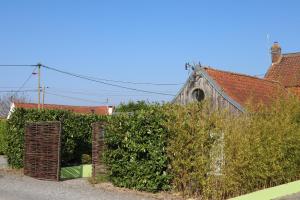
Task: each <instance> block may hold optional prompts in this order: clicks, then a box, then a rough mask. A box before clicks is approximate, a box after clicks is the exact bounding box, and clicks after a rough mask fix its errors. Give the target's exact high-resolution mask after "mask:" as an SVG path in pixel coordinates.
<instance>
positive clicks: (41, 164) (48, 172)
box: [24, 122, 61, 181]
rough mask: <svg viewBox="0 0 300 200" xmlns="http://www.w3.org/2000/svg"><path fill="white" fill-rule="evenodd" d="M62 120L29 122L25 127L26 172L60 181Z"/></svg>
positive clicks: (44, 178)
mask: <svg viewBox="0 0 300 200" xmlns="http://www.w3.org/2000/svg"><path fill="white" fill-rule="evenodd" d="M60 137H61V125H60V122H37V123H27V124H26V127H25V155H24V174H25V175H27V176H30V177H33V178H37V179H42V180H55V181H59V174H60Z"/></svg>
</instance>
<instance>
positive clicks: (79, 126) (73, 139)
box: [6, 108, 106, 168]
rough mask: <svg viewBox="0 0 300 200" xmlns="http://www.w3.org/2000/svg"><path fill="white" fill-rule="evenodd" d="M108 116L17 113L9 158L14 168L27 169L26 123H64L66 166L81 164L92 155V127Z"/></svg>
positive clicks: (9, 139)
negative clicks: (25, 167) (82, 159)
mask: <svg viewBox="0 0 300 200" xmlns="http://www.w3.org/2000/svg"><path fill="white" fill-rule="evenodd" d="M105 118H106V116H98V115H80V114H75V113H72V112H70V111H63V110H41V111H38V110H36V109H32V110H30V109H26V110H25V109H22V108H18V109H16V110H15V111H14V112H13V114H12V115H11V118H10V119H9V120H8V123H7V124H8V131H7V135H6V139H7V148H6V155H7V158H8V163H9V164H10V165H11V166H12V167H14V168H22V167H23V154H24V129H25V123H26V122H38V121H60V122H61V123H62V135H61V137H62V138H61V163H62V166H69V165H73V164H80V163H81V157H82V155H83V154H88V155H91V148H92V145H91V142H92V139H91V138H92V128H91V124H92V123H93V122H96V121H100V120H105Z"/></svg>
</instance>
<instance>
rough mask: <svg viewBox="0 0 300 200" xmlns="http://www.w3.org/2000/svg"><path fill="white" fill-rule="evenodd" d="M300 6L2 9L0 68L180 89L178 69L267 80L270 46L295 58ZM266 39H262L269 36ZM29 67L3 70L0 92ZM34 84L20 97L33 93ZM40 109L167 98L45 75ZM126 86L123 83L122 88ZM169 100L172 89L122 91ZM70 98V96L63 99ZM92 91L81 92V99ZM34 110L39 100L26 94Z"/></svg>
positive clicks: (126, 4) (73, 4) (64, 4)
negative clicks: (204, 68) (203, 68)
mask: <svg viewBox="0 0 300 200" xmlns="http://www.w3.org/2000/svg"><path fill="white" fill-rule="evenodd" d="M299 8H300V1H297V0H294V1H292V0H286V1H283V0H281V1H279V0H278V1H276V0H273V1H266V0H252V1H237V0H236V1H213V0H210V1H208V0H207V1H200V0H198V1H196V0H195V1H192V0H186V1H175V0H169V1H168V0H164V1H162V0H148V1H146V0H145V1H142V0H136V1H131V0H127V1H122V0H119V1H114V0H107V1H100V0H99V1H92V0H89V1H83V0H82V1H80V0H78V1H74V0H69V1H67V0H59V1H58V0H57V1H54V0H48V1H46V0H44V1H40V0H36V1H33V0H26V1H21V0H19V1H16V0H6V1H4V0H3V1H1V2H0V26H1V28H0V64H36V63H37V62H41V63H43V64H45V65H49V66H54V67H57V68H59V69H62V70H66V71H70V72H74V73H78V74H85V75H90V76H96V77H99V78H106V79H116V80H123V81H135V82H155V83H183V82H185V80H186V79H187V76H188V74H187V71H185V70H184V64H185V62H190V63H192V62H199V61H200V62H201V63H202V64H203V65H209V66H213V67H215V68H218V69H222V70H229V71H235V72H241V73H246V74H250V75H257V74H264V73H265V72H266V70H267V68H268V66H269V65H270V55H269V47H270V45H271V44H272V42H273V41H278V42H279V43H280V44H281V46H282V50H283V52H296V51H300V38H299V35H300V14H299ZM268 34H269V35H270V39H269V40H268V39H267V35H268ZM32 70H33V69H32V68H30V67H27V68H26V67H25V68H21V67H19V68H17V67H14V68H13V67H10V68H9V67H1V73H0V87H1V88H0V90H5V88H6V89H7V88H9V89H12V88H13V87H19V86H20V85H22V83H23V82H24V80H25V79H26V78H27V77H28V76H29V74H30V73H31V71H32ZM36 83H37V77H36V76H34V77H33V78H32V79H31V80H30V81H29V82H28V84H26V86H25V89H30V88H36ZM42 83H43V85H45V86H48V87H49V89H48V91H49V92H52V93H55V94H59V95H65V96H71V97H77V98H84V99H88V100H93V101H99V103H96V102H95V103H93V102H87V101H77V100H69V99H65V98H61V97H57V96H52V95H50V94H47V95H46V103H62V104H74V105H97V104H101V102H103V101H106V98H108V99H109V104H117V103H119V102H121V101H128V100H130V99H131V100H139V99H148V100H150V101H155V100H156V101H161V100H166V101H167V100H170V99H171V97H167V96H161V95H153V94H151V95H149V94H143V93H140V92H133V91H128V90H123V89H119V88H114V87H110V86H105V85H101V84H96V83H90V82H87V81H84V80H78V79H75V78H71V77H67V76H65V75H61V74H58V73H55V72H52V71H48V70H45V69H43V70H42ZM122 85H124V84H122ZM124 86H129V87H134V88H140V89H145V90H151V91H160V92H165V93H172V94H176V93H177V91H178V90H179V89H180V87H181V86H180V85H177V86H145V85H124ZM70 92H73V93H70ZM82 92H85V93H89V94H88V95H87V94H78V93H82ZM27 95H28V97H29V98H30V99H31V100H32V101H34V102H36V101H37V97H36V96H37V95H36V93H28V94H27Z"/></svg>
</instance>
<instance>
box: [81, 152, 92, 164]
mask: <svg viewBox="0 0 300 200" xmlns="http://www.w3.org/2000/svg"><path fill="white" fill-rule="evenodd" d="M81 163H82V164H91V163H92V157H91V156H90V155H88V154H82V156H81Z"/></svg>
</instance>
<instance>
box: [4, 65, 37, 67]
mask: <svg viewBox="0 0 300 200" xmlns="http://www.w3.org/2000/svg"><path fill="white" fill-rule="evenodd" d="M36 66H37V65H0V67H36Z"/></svg>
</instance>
